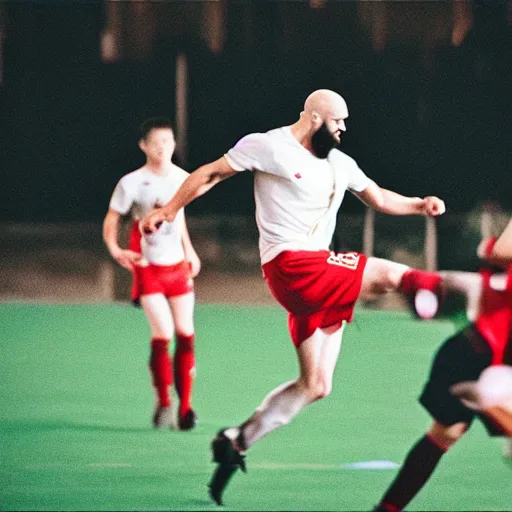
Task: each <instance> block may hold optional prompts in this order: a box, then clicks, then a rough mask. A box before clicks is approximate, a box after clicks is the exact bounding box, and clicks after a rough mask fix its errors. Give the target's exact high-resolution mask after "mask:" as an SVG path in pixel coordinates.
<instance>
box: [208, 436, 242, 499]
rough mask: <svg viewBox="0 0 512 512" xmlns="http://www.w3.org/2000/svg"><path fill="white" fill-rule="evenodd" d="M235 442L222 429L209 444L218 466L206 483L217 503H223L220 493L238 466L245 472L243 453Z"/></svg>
mask: <svg viewBox="0 0 512 512" xmlns="http://www.w3.org/2000/svg"><path fill="white" fill-rule="evenodd" d="M236 444H237V442H236V440H231V439H230V438H229V437H228V436H227V435H226V434H225V431H224V430H221V431H220V432H219V433H218V434H217V435H216V436H215V437H214V439H213V441H212V444H211V449H212V454H213V462H216V463H217V464H218V466H217V468H216V469H215V472H214V473H213V476H212V479H211V480H210V483H209V484H208V491H209V494H210V497H211V499H212V500H213V501H215V503H217V505H223V503H222V493H223V492H224V489H225V488H226V487H227V485H228V482H229V480H230V479H231V477H232V476H233V475H234V474H235V472H236V470H237V469H239V468H240V469H241V470H242V471H243V472H244V473H246V472H247V468H246V466H245V455H244V454H243V453H242V452H241V451H240V449H239V448H237V446H236Z"/></svg>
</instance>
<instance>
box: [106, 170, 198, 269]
mask: <svg viewBox="0 0 512 512" xmlns="http://www.w3.org/2000/svg"><path fill="white" fill-rule="evenodd" d="M187 177H188V172H186V171H184V170H183V169H181V168H180V167H177V166H176V165H172V167H171V168H170V170H169V171H168V172H167V174H165V175H158V174H155V173H153V172H151V171H149V170H147V169H146V168H145V167H141V168H140V169H137V170H136V171H133V172H130V173H128V174H126V175H125V176H123V177H122V178H121V179H120V180H119V182H118V183H117V185H116V188H115V189H114V192H113V194H112V198H111V199H110V205H109V207H110V208H111V209H113V210H115V211H116V212H119V213H120V214H121V215H126V214H127V213H128V212H130V213H131V215H132V217H133V219H134V220H140V219H142V218H143V217H144V216H145V215H147V214H148V213H149V212H151V211H152V210H154V209H155V208H160V207H162V206H164V205H165V204H167V203H168V202H169V201H170V200H171V199H172V198H173V196H174V195H175V194H176V192H177V190H178V189H179V188H180V186H181V184H182V183H183V182H184V181H185V180H186V179H187ZM183 217H184V211H183V209H181V210H180V211H179V212H178V214H177V215H176V218H175V219H174V221H172V222H164V223H163V224H162V225H161V226H160V228H159V229H158V230H157V231H156V232H155V233H153V234H151V235H144V236H143V237H142V240H141V248H142V254H143V256H144V257H145V258H146V260H148V262H149V263H154V264H156V265H174V264H175V263H179V262H180V261H183V260H184V258H185V253H184V250H183V243H182V240H181V233H182V227H183V222H184V220H183Z"/></svg>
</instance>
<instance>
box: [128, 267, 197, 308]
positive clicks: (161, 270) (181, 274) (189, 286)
mask: <svg viewBox="0 0 512 512" xmlns="http://www.w3.org/2000/svg"><path fill="white" fill-rule="evenodd" d="M134 285H136V286H137V287H136V288H135V287H134V290H133V292H134V293H133V294H132V300H134V301H136V300H138V299H139V298H140V297H141V296H142V295H151V294H153V293H162V294H163V295H165V296H166V297H177V296H178V295H185V294H186V293H190V292H192V291H194V280H193V279H192V275H191V268H190V263H189V262H188V261H181V262H180V263H177V264H176V265H149V266H147V267H136V268H135V271H134Z"/></svg>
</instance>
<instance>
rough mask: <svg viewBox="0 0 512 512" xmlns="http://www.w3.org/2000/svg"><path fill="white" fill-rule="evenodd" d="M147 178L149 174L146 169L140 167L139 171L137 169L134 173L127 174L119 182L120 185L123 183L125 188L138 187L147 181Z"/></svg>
mask: <svg viewBox="0 0 512 512" xmlns="http://www.w3.org/2000/svg"><path fill="white" fill-rule="evenodd" d="M146 176H147V173H146V172H145V171H144V168H143V167H140V168H139V169H135V170H134V171H131V172H129V173H128V174H125V175H124V176H123V177H122V178H121V179H120V180H119V183H122V184H123V185H124V186H137V185H138V184H139V183H141V182H142V181H143V180H144V179H145V177H146Z"/></svg>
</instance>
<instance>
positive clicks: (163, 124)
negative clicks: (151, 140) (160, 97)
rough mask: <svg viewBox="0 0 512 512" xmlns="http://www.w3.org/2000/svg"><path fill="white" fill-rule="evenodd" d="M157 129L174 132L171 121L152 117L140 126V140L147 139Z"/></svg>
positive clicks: (165, 118)
mask: <svg viewBox="0 0 512 512" xmlns="http://www.w3.org/2000/svg"><path fill="white" fill-rule="evenodd" d="M155 128H169V129H170V130H172V129H173V128H172V124H171V121H170V120H169V119H168V118H167V117H150V118H149V119H146V120H145V121H143V122H142V123H141V125H140V128H139V132H140V139H146V137H147V136H148V134H149V132H150V131H151V130H153V129H155Z"/></svg>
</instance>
